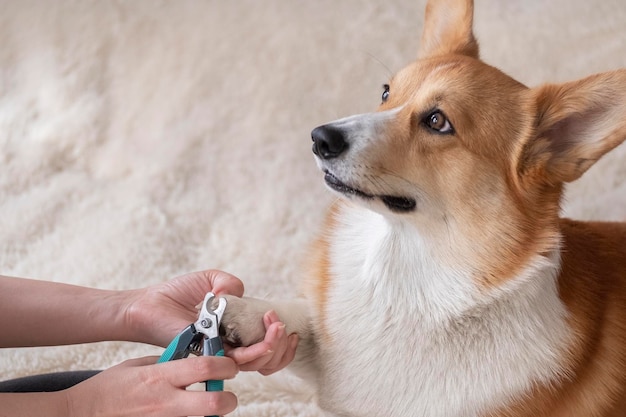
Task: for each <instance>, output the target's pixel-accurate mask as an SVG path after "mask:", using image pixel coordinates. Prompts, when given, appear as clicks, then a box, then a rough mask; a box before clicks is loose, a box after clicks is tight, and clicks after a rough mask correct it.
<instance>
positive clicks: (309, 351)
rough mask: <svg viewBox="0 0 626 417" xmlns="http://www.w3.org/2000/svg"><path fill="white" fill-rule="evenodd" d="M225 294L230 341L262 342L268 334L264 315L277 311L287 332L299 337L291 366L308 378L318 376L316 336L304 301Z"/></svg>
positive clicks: (226, 332) (226, 333)
mask: <svg viewBox="0 0 626 417" xmlns="http://www.w3.org/2000/svg"><path fill="white" fill-rule="evenodd" d="M224 297H225V298H226V299H227V301H228V304H227V306H226V311H225V312H224V317H223V318H222V328H221V331H222V333H223V338H224V340H225V341H226V342H227V343H229V344H230V345H232V346H250V345H252V344H254V343H258V342H260V341H262V340H263V338H264V337H265V326H264V324H263V316H264V315H265V313H267V312H268V311H270V310H274V311H275V312H276V314H278V317H279V318H280V320H281V321H282V322H283V323H284V324H285V331H286V333H287V334H292V333H297V334H298V337H299V342H298V348H297V349H296V357H295V359H294V361H293V362H292V364H291V365H290V366H289V367H290V369H291V370H293V371H295V372H296V373H297V374H298V375H300V376H301V377H303V378H304V379H306V380H309V381H312V380H313V379H312V378H315V377H316V372H315V369H316V368H317V367H316V366H315V357H316V347H315V338H314V336H313V328H312V322H311V315H310V313H309V307H308V303H307V302H306V301H305V300H302V299H298V300H291V301H266V300H260V299H257V298H251V297H243V298H239V297H234V296H228V295H227V296H224Z"/></svg>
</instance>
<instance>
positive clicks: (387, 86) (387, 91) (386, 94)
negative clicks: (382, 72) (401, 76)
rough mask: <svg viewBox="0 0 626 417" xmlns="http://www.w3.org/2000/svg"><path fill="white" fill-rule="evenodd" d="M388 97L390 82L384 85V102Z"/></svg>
mask: <svg viewBox="0 0 626 417" xmlns="http://www.w3.org/2000/svg"><path fill="white" fill-rule="evenodd" d="M388 98H389V84H385V85H383V96H382V100H383V103H384V102H385V101H387V99H388Z"/></svg>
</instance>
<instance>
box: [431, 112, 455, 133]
mask: <svg viewBox="0 0 626 417" xmlns="http://www.w3.org/2000/svg"><path fill="white" fill-rule="evenodd" d="M424 124H425V125H426V126H427V127H428V128H429V129H432V130H434V131H436V132H437V133H445V134H453V133H454V128H453V127H452V125H451V124H450V121H449V120H448V118H447V117H446V116H445V115H444V114H443V113H442V112H441V111H440V110H435V111H434V112H432V113H430V114H429V115H428V116H426V118H425V119H424Z"/></svg>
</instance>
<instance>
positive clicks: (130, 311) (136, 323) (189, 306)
mask: <svg viewBox="0 0 626 417" xmlns="http://www.w3.org/2000/svg"><path fill="white" fill-rule="evenodd" d="M209 291H212V292H213V293H215V294H216V295H219V294H231V295H235V296H238V297H241V295H242V294H243V283H242V282H241V280H240V279H239V278H237V277H235V276H234V275H231V274H229V273H227V272H223V271H219V270H206V271H199V272H191V273H188V274H185V275H182V276H179V277H177V278H174V279H172V280H170V281H167V282H164V283H162V284H157V285H153V286H151V287H147V288H143V289H140V290H131V291H129V292H128V294H129V298H130V301H129V303H128V307H127V314H126V317H127V322H128V324H127V327H128V328H129V329H131V333H132V335H131V336H130V337H129V339H130V340H131V341H137V342H143V343H150V344H153V345H157V346H163V347H165V346H167V344H168V343H169V342H170V341H171V340H172V339H173V338H174V336H176V334H178V332H180V331H181V330H182V329H184V328H185V327H187V326H189V323H193V322H194V321H196V319H197V318H198V309H197V308H196V306H197V305H198V304H200V303H201V302H202V300H203V299H204V296H205V294H206V293H207V292H209Z"/></svg>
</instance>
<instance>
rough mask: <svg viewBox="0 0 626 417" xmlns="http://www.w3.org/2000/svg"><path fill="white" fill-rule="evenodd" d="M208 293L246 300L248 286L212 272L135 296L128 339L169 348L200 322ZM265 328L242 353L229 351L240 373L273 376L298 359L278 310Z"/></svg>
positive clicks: (269, 315) (182, 278) (266, 318)
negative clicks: (182, 334)
mask: <svg viewBox="0 0 626 417" xmlns="http://www.w3.org/2000/svg"><path fill="white" fill-rule="evenodd" d="M209 291H213V292H214V293H215V294H216V295H219V294H230V295H234V296H237V297H241V296H242V295H243V283H242V282H241V280H239V278H237V277H235V276H234V275H231V274H229V273H227V272H223V271H219V270H207V271H200V272H192V273H189V274H185V275H182V276H180V277H177V278H174V279H172V280H170V281H167V282H165V283H162V284H158V285H154V286H151V287H148V288H144V289H140V290H132V291H130V292H129V294H131V297H130V299H131V302H129V306H128V308H127V311H128V313H127V314H126V317H127V321H128V322H129V325H128V327H129V328H130V329H132V331H131V333H132V338H131V337H129V340H132V341H138V342H143V343H151V344H155V345H158V346H163V347H165V346H167V344H168V343H169V342H170V341H171V340H172V339H173V338H174V336H176V334H178V333H179V332H180V331H181V330H182V329H184V328H185V327H187V326H188V325H189V323H192V322H194V321H195V320H196V319H197V317H198V309H197V308H196V306H197V305H198V304H199V303H200V302H202V300H203V299H204V295H205V294H206V293H207V292H209ZM227 308H228V307H227ZM263 324H264V325H265V329H266V334H265V339H264V340H263V341H261V342H259V343H257V344H254V345H251V346H249V347H242V348H229V347H228V346H226V354H227V355H228V356H231V357H232V358H233V359H234V360H235V362H236V363H237V364H238V365H240V367H241V370H244V371H259V372H260V373H261V374H263V375H269V374H272V373H274V372H276V371H278V370H280V369H282V368H284V367H285V366H287V365H288V364H289V363H290V362H291V361H292V360H293V358H294V356H295V352H296V346H297V344H298V336H297V335H295V334H293V335H290V336H288V335H287V334H286V332H285V326H284V324H283V323H282V322H281V321H280V319H279V318H278V316H277V315H276V313H275V312H273V311H270V312H267V313H266V314H265V316H264V317H263Z"/></svg>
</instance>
